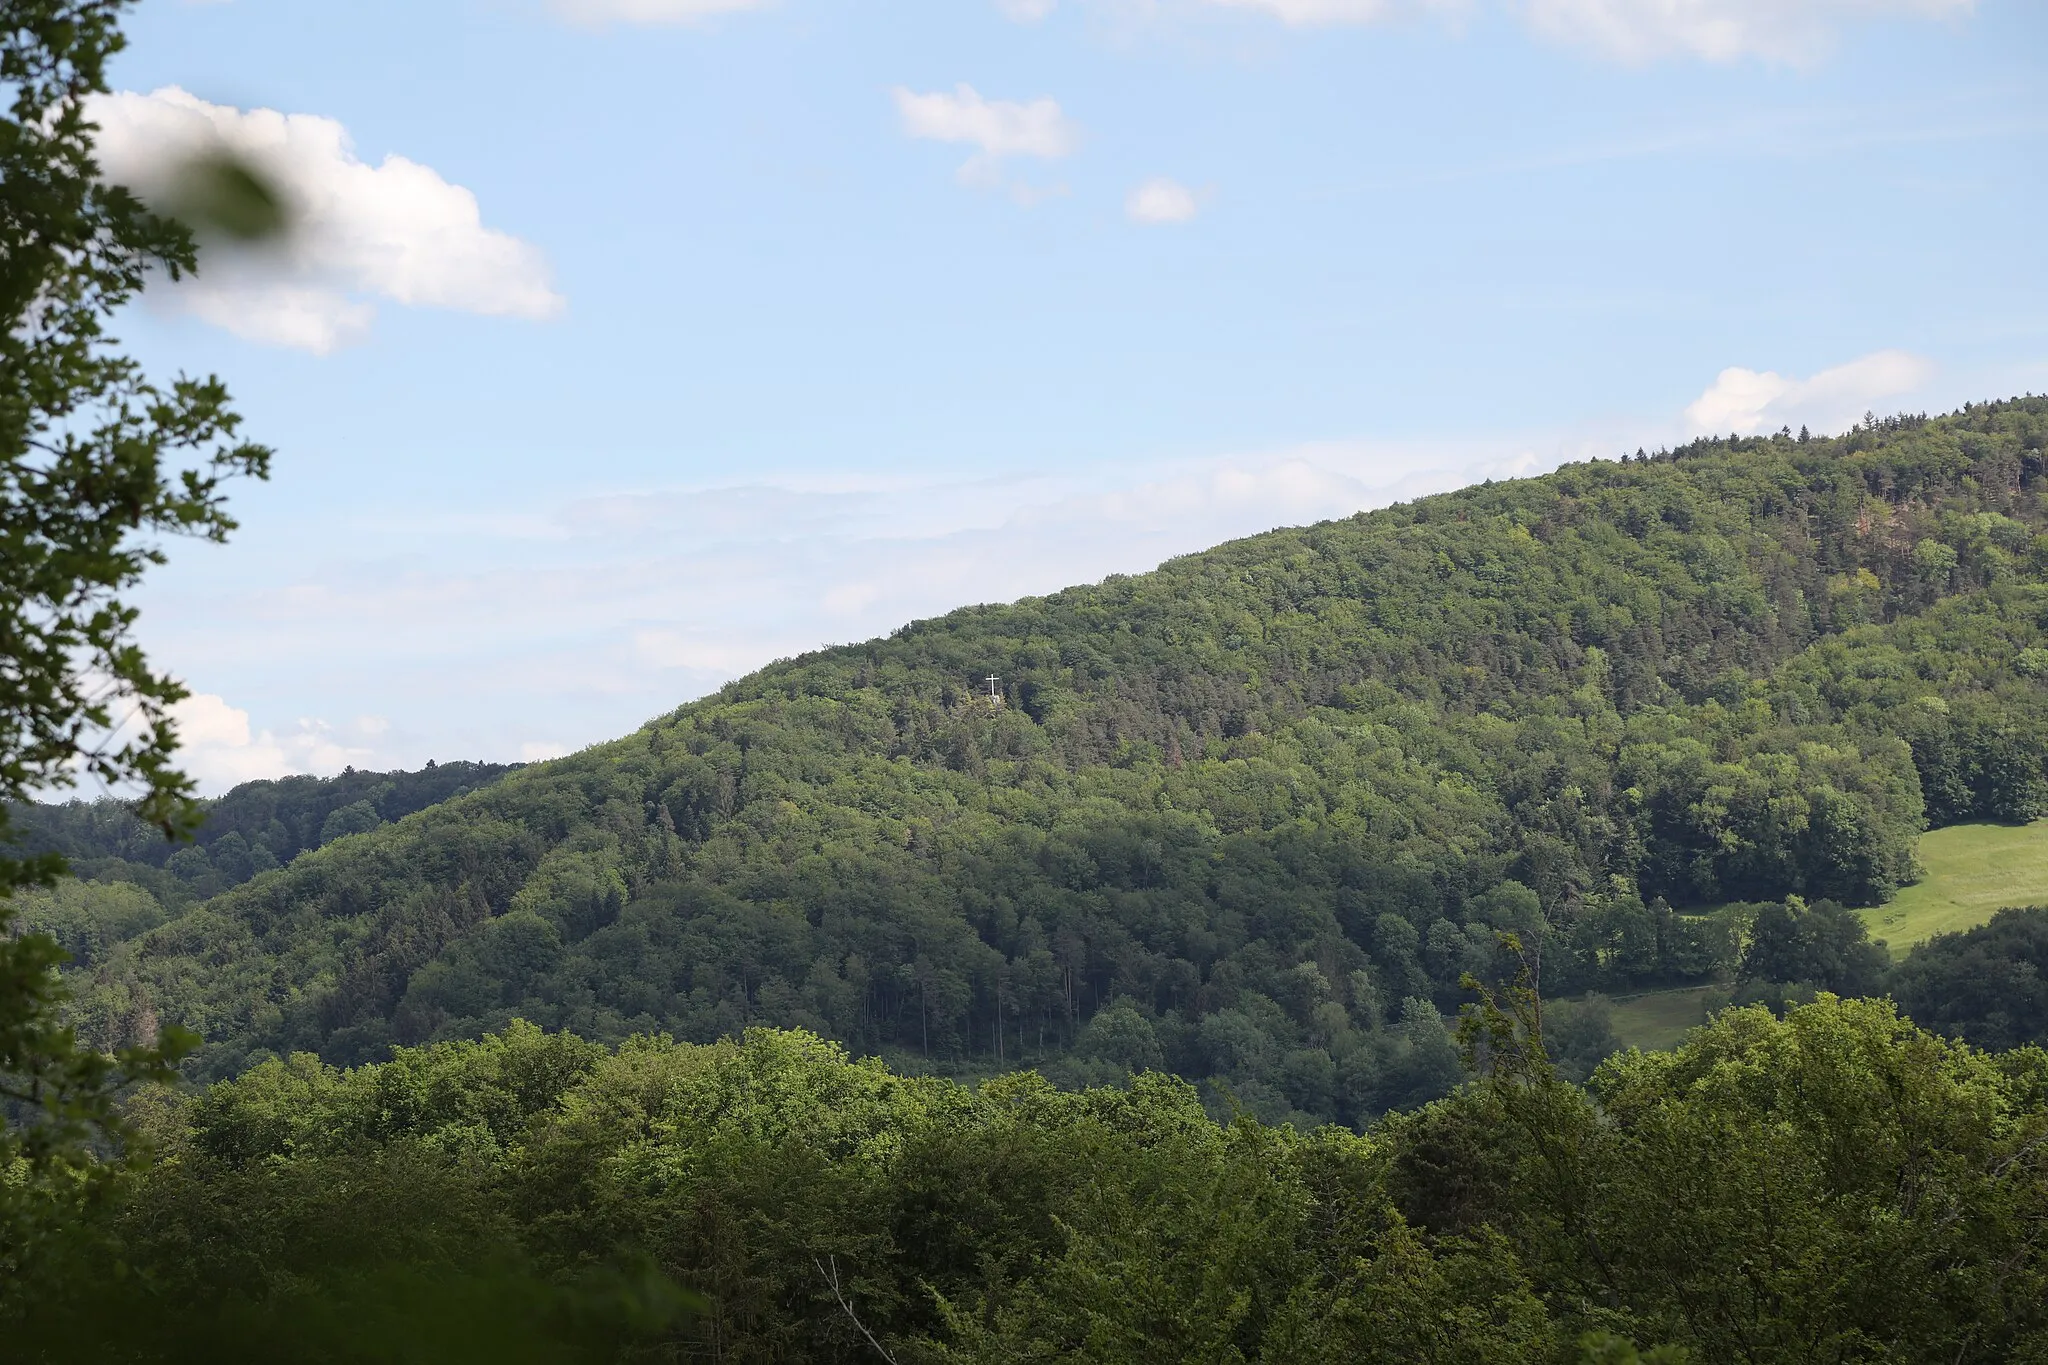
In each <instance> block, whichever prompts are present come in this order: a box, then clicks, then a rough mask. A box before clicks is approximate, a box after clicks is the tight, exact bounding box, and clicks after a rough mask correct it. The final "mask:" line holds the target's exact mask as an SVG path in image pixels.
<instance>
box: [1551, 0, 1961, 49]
mask: <svg viewBox="0 0 2048 1365" xmlns="http://www.w3.org/2000/svg"><path fill="white" fill-rule="evenodd" d="M1974 5H1975V0H1523V4H1522V9H1523V12H1524V14H1525V16H1526V18H1527V19H1528V21H1529V23H1530V24H1531V26H1533V27H1534V28H1535V29H1536V30H1537V31H1538V32H1539V33H1543V34H1545V35H1547V36H1549V37H1552V38H1557V39H1560V40H1562V41H1565V42H1569V43H1573V44H1576V45H1579V46H1582V47H1587V48H1591V49H1592V50H1593V51H1595V52H1598V53H1600V54H1601V55H1603V56H1607V57H1612V58H1615V59H1617V60H1620V61H1624V62H1648V61H1654V60H1656V59H1657V58H1660V57H1670V56H1680V55H1690V56H1694V57H1701V58H1705V59H1706V60H1708V61H1716V62H1726V61H1734V60H1736V59H1738V58H1742V57H1762V58H1764V59H1766V60H1770V61H1782V62H1794V63H1797V62H1806V61H1812V60H1814V59H1815V58H1817V57H1820V56H1822V55H1823V54H1824V53H1826V51H1827V50H1828V48H1829V47H1830V46H1832V44H1833V42H1834V39H1835V34H1836V31H1837V29H1838V28H1839V26H1840V25H1842V24H1844V23H1848V22H1852V21H1855V20H1859V19H1882V18H1921V19H1941V18H1949V17H1954V16H1961V15H1964V14H1968V13H1969V12H1970V11H1971V10H1972V9H1973V8H1974Z"/></svg>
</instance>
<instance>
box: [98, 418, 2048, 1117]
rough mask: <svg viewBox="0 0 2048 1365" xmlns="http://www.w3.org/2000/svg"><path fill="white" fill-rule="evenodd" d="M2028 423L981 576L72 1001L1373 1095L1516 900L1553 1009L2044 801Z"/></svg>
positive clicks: (2046, 640) (194, 915)
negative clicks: (1136, 565) (1068, 583)
mask: <svg viewBox="0 0 2048 1365" xmlns="http://www.w3.org/2000/svg"><path fill="white" fill-rule="evenodd" d="M2044 443H2048V399H2034V398H2029V399H2026V400H2016V401H2012V402H2007V403H2000V404H1990V405H1983V406H1976V407H1972V408H1969V409H1967V410H1965V411H1963V412H1960V413H1957V414H1954V415H1951V416H1947V417H1941V418H1936V419H1932V420H1928V419H1924V418H1897V419H1891V420H1887V421H1882V422H1867V423H1865V424H1864V425H1863V426H1861V427H1859V428H1857V429H1856V430H1854V431H1852V432H1850V433H1849V434H1848V435H1846V436H1844V437H1842V438H1839V439H1829V440H1812V441H1804V440H1797V439H1794V438H1791V437H1790V436H1787V435H1780V436H1778V437H1774V438H1758V439H1746V440H1739V441H1702V442H1698V443H1695V444H1693V445H1691V446H1688V447H1686V448H1684V449H1681V450H1678V451H1675V452H1669V453H1663V454H1658V455H1655V456H1652V457H1650V458H1647V459H1640V458H1631V459H1628V460H1625V461H1620V462H1596V463H1591V464H1584V465H1577V466H1572V467H1570V468H1566V469H1563V470H1560V471H1558V472H1557V473H1554V474H1551V475H1548V476H1545V477H1542V478H1536V479H1528V480H1520V481H1515V482H1508V483H1498V484H1489V485H1487V486H1483V487H1476V488H1469V489H1465V490H1463V491H1461V492H1457V493H1452V494H1447V495H1443V496H1440V497H1432V498H1428V499H1424V500H1422V501H1419V502H1415V503H1413V504H1408V505H1404V506H1400V507H1394V508H1390V509H1387V510H1384V511H1379V512H1373V513H1369V514H1362V515H1360V516H1357V517H1353V518H1350V519H1347V520H1342V521H1336V522H1329V523H1324V524H1321V525H1317V526H1313V527H1309V528H1305V529H1299V530H1285V531H1276V532H1273V533H1271V534H1268V535H1263V536H1257V537H1253V538H1251V539H1248V540H1243V541H1239V542H1235V543H1233V544H1229V545H1225V546H1222V547H1219V548H1217V549H1215V550H1211V551H1209V552H1206V553H1203V554H1198V555H1192V556H1189V557H1186V558H1183V559H1178V560H1174V561H1172V562H1170V563H1168V564H1166V565H1164V566H1163V567H1161V568H1160V569H1159V570H1157V571H1156V572H1154V573H1151V574H1146V575H1142V576H1137V577H1121V576H1117V577H1112V578H1110V579H1108V580H1106V581H1104V582H1102V583H1100V584H1098V585H1094V586H1089V587H1078V588H1073V589H1069V590H1067V591H1064V592H1060V593H1056V594H1053V595H1051V596H1048V597H1044V598H1035V599H1027V600H1025V601H1022V602H1019V603H1016V604H1013V605H1009V606H988V607H973V608H968V609H964V610H961V611H957V612H954V613H952V614H951V615H948V616H945V617H943V618H940V619H937V620H932V621H925V622H920V623H917V624H915V625H912V626H909V627H906V628H904V629H903V630H901V631H899V632H897V633H896V634H895V635H893V636H891V637H889V638H887V639H883V640H876V641H872V642H870V643H867V644H862V645H855V646H849V647H845V648H839V649H832V650H827V651H822V652H819V653H816V654H812V655H807V656H805V657H803V658H799V659H795V660H791V661H788V662H784V663H779V664H776V665H774V666H771V667H769V668H766V669H763V670H762V671H760V672H758V673H756V674H754V675H752V676H750V677H748V678H745V679H743V680H741V681H739V682H736V683H734V684H732V685H730V686H728V687H726V688H725V689H723V690H722V691H720V692H719V693H718V694H717V695H715V696H712V697H709V698H706V699H704V700H702V701H698V702H694V703H691V704H689V705H687V706H684V707H682V708H680V709H679V710H677V711H676V712H674V713H673V714H670V715H667V716H664V717H662V718H660V719H658V720H656V721H654V722H651V723H650V724H648V725H647V726H645V727H643V728H642V729H641V730H640V731H639V732H637V733H635V734H633V735H631V736H628V737H626V738H624V739H621V740H619V741H616V742H614V743H611V744H606V745H602V746H599V747H597V748H593V749H591V750H588V751H586V752H584V753H581V754H578V755H576V756H574V757H571V758H566V759H562V760H559V761H556V762H552V763H547V764H541V765H536V766H534V767H530V768H527V769H524V770H522V771H519V772H515V773H511V774H509V775H507V776H505V777H504V778H503V779H502V780H499V781H497V782H495V783H493V784H491V785H488V786H486V787H483V788H482V789H480V790H476V791H473V792H471V793H469V794H468V795H465V796H461V797H459V798H456V799H453V800H449V801H446V802H443V803H440V804H437V805H434V806H432V807H429V808H428V809H425V810H422V811H419V812H417V813H415V814H412V815H409V816H406V817H405V818H403V819H400V820H398V821H397V822H395V823H393V824H389V825H386V826H384V827H381V828H377V829H373V830H369V831H367V832H364V833H360V834H355V835H350V836H348V837H343V838H339V839H336V840H334V841H332V842H330V843H327V844H326V845H324V846H322V847H320V848H318V849H316V850H313V851H310V852H307V853H304V854H302V855H301V856H299V857H298V858H297V859H296V860H295V861H293V862H292V863H291V865H290V866H288V867H286V868H283V869H281V870H277V871H272V872H267V873H265V874H263V875H261V876H258V877H256V878H255V879H254V880H253V881H251V882H249V883H247V884H245V885H242V886H238V887H235V888H234V889H232V890H229V891H227V892H225V893H224V894H222V895H220V896H218V897H215V898H213V899H212V900H210V901H208V902H206V903H204V904H202V905H200V906H198V907H196V908H194V909H192V910H190V911H188V912H186V913H184V914H182V915H181V916H179V917H178V918H176V919H174V920H173V921H172V922H170V923H168V924H165V925H163V926H162V927H160V928H157V929H155V930H153V931H151V932H149V933H148V934H146V935H143V936H142V937H140V938H137V939H135V940H133V941H131V942H128V943H126V944H124V945H122V946H121V947H120V948H119V949H118V950H117V951H115V952H114V953H113V954H112V955H111V956H110V957H109V958H108V959H107V960H106V961H105V962H103V963H101V964H99V965H97V966H96V967H95V968H94V969H93V971H92V972H90V973H87V974H81V980H80V981H79V986H80V990H81V997H82V998H81V1008H82V1010H83V1012H84V1018H85V1020H86V1022H87V1024H88V1026H89V1028H90V1029H91V1030H93V1031H96V1032H97V1033H98V1034H100V1035H102V1036H104V1037H105V1038H108V1039H111V1038H112V1037H114V1036H118V1035H121V1034H124V1033H131V1032H134V1031H136V1030H143V1029H147V1028H148V1027H149V1026H150V1025H151V1023H152V1021H162V1022H170V1021H174V1020H175V1021H178V1022H182V1023H185V1024H188V1025H191V1026H192V1027H195V1028H197V1029H199V1030H200V1032H201V1033H202V1034H204V1035H205V1037H206V1039H207V1048H206V1051H205V1052H204V1053H203V1054H202V1057H201V1059H200V1067H201V1070H202V1071H203V1072H204V1073H208V1074H214V1075H220V1074H227V1073H231V1072H235V1071H238V1070H239V1069H241V1068H242V1067H244V1066H245V1065H247V1064H248V1063H250V1062H251V1061H252V1060H254V1059H256V1058H258V1057H260V1056H261V1055H263V1054H265V1053H270V1052H282V1051H285V1050H290V1049H305V1050H313V1051H318V1052H319V1053H321V1054H322V1055H323V1056H324V1057H326V1058H328V1059H329V1060H332V1061H342V1062H355V1061H360V1060H370V1059H376V1058H381V1057H382V1056H384V1055H385V1054H386V1051H387V1049H388V1046H389V1045H390V1044H391V1043H393V1042H416V1041H422V1040H428V1039H433V1038H440V1037H448V1036H461V1035H472V1034H476V1033H478V1032H480V1031H482V1030H484V1029H487V1028H494V1027H498V1026H501V1025H503V1024H504V1023H505V1022H506V1021H507V1020H509V1019H511V1018H513V1017H515V1016H523V1017H525V1018H527V1019H530V1020H534V1021H536V1022H539V1023H541V1024H543V1025H545V1026H548V1027H564V1028H569V1029H573V1030H575V1031H576V1032H578V1033H580V1034H583V1035H585V1036H588V1037H592V1038H596V1039H615V1038H618V1037H621V1036H623V1035H626V1034H629V1033H633V1032H638V1031H648V1030H664V1031H669V1032H672V1033H674V1034H676V1035H678V1036H680V1037H682V1038H685V1039H697V1040H702V1039H709V1038H712V1037H714V1036H718V1035H722V1034H728V1033H731V1032H733V1031H735V1030H737V1029H739V1028H740V1027H742V1026H744V1025H746V1024H749V1023H756V1022H758V1023H768V1024H778V1025H793V1026H802V1027H807V1028H810V1029H813V1030H816V1031H817V1032H819V1033H822V1034H825V1035H827V1036H831V1037H836V1038H839V1039H843V1040H845V1041H846V1042H848V1043H849V1044H850V1045H851V1046H853V1047H854V1048H855V1049H857V1050H862V1051H876V1052H881V1053H883V1054H885V1055H888V1056H890V1057H892V1058H894V1059H896V1060H897V1061H899V1062H903V1063H919V1064H929V1065H933V1066H940V1065H943V1066H947V1067H951V1068H954V1069H957V1070H972V1069H975V1068H982V1069H996V1068H1003V1069H1012V1068H1016V1067H1020V1066H1032V1065H1039V1066H1044V1067H1046V1068H1047V1069H1048V1070H1050V1071H1051V1072H1053V1074H1056V1075H1059V1076H1061V1077H1063V1078H1066V1079H1071V1080H1085V1079H1090V1078H1093V1077H1106V1078H1113V1077H1119V1076H1122V1075H1124V1074H1125V1073H1126V1072H1127V1071H1128V1070H1129V1069H1133V1068H1140V1067H1145V1066H1161V1065H1163V1066H1166V1067H1168V1068H1171V1069H1173V1070H1177V1071H1179V1072H1181V1073H1182V1074H1184V1075H1188V1076H1193V1077H1205V1076H1213V1077H1217V1078H1219V1079H1221V1080H1224V1081H1226V1082H1228V1084H1229V1086H1230V1088H1231V1090H1232V1091H1233V1093H1235V1094H1236V1096H1237V1098H1238V1099H1239V1100H1240V1101H1241V1102H1243V1103H1245V1104H1247V1105H1249V1106H1251V1107H1253V1108H1254V1109H1256V1110H1258V1111H1259V1112H1261V1113H1263V1114H1267V1115H1268V1116H1271V1117H1286V1116H1296V1117H1304V1116H1305V1117H1335V1118H1340V1119H1346V1120H1353V1119H1356V1118H1358V1117H1360V1116H1362V1115H1365V1114H1369V1113H1372V1112H1377V1111H1378V1110H1379V1109H1381V1108H1385V1107H1387V1106H1389V1105H1395V1104H1401V1103H1405V1102H1408V1101H1411V1100H1413V1099H1416V1098H1419V1097H1426V1096H1427V1095H1429V1094H1433V1093H1436V1092H1437V1091H1438V1090H1439V1089H1441V1087H1442V1085H1443V1084H1444V1083H1445V1077H1446V1072H1447V1070H1451V1069H1453V1068H1452V1063H1451V1059H1450V1056H1449V1046H1448V1043H1447V1042H1446V1041H1445V1039H1444V1036H1443V1032H1442V1029H1441V1027H1440V1025H1439V1022H1438V1016H1437V1010H1438V1009H1439V1008H1443V1007H1447V1006H1449V1005H1452V1004H1454V1003H1455V1002H1456V1000H1457V999H1458V991H1457V985H1456V983H1457V980H1458V978H1459V975H1460V974H1461V973H1462V972H1465V971H1476V972H1478V973H1480V974H1482V975H1488V974H1495V973H1497V972H1500V971H1503V970H1505V964H1504V963H1501V962H1499V961H1497V954H1498V951H1499V950H1498V949H1497V946H1496V936H1495V930H1496V929H1498V928H1517V929H1520V930H1521V931H1522V932H1523V933H1524V934H1525V935H1526V936H1530V937H1532V938H1533V937H1536V936H1539V935H1540V936H1543V938H1544V943H1545V953H1544V965H1543V972H1544V980H1543V987H1544V989H1545V991H1546V992H1550V993H1564V992H1568V991H1572V990H1580V989H1586V988H1589V987H1601V988H1605V989H1620V988H1624V987H1629V986H1637V985H1643V984H1648V983H1654V982H1660V981H1681V980H1696V979H1701V978H1704V977H1705V976H1707V975H1709V974H1711V973H1713V972H1715V971H1717V970H1720V969H1723V968H1725V966H1726V965H1727V955H1728V952H1729V943H1728V933H1727V929H1726V925H1725V921H1724V920H1721V919H1709V918H1704V917H1694V916H1689V915H1687V914H1685V913H1683V912H1684V911H1685V910H1687V909H1691V908H1697V907H1702V906H1706V905H1710V904H1717V903H1723V902H1729V901H1751V902H1755V901H1776V900H1780V899H1782V898H1784V897H1786V896H1788V895H1798V896H1801V897H1804V898H1806V899H1807V900H1810V901H1818V900H1821V899H1830V900H1834V901H1838V902H1841V903H1844V904H1850V905H1858V904H1871V903H1876V902H1879V901H1882V900H1883V899H1885V898H1886V897H1888V896H1889V895H1890V894H1892V892H1893V891H1895V890H1896V889H1897V888H1898V887H1899V886H1900V885H1901V884H1903V883H1905V882H1907V881H1909V880H1911V879H1912V877H1913V876H1914V873H1915V869H1914V841H1915V837H1916V835H1917V833H1918V832H1919V831H1920V830H1921V829H1922V828H1923V827H1924V826H1925V825H1927V824H1928V823H1930V822H1931V823H1933V824H1937V825H1938V824H1945V823H1950V822H1954V821H1958V820H1963V819H1970V818H1995V819H2016V818H2027V817H2030V816H2031V815H2034V814H2037V813H2041V812H2042V811H2043V810H2044V808H2048V687H2044V686H2043V683H2042V679H2043V678H2044V677H2048V632H2044V624H2048V537H2044V535H2043V532H2044V529H2048V505H2044V500H2043V496H2042V490H2043V487H2044V484H2043V447H2044ZM989 674H995V675H998V676H999V678H1000V679H1001V682H1000V692H1001V695H1000V697H999V699H997V700H993V701H992V700H990V699H989V698H987V697H986V696H983V695H980V690H981V685H980V683H979V682H978V681H977V680H979V679H982V678H984V677H986V676H987V675H989ZM1546 912H1547V926H1548V927H1545V924H1546ZM87 977H89V979H85V978H87ZM921 1059H928V1062H924V1061H922V1060H921Z"/></svg>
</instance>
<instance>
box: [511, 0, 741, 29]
mask: <svg viewBox="0 0 2048 1365" xmlns="http://www.w3.org/2000/svg"><path fill="white" fill-rule="evenodd" d="M772 3H774V0H549V3H548V8H549V9H551V10H553V11H554V12H555V13H556V14H558V15H560V16H561V17H562V18H564V19H567V20H569V21H570V22H572V23H578V24H593V25H596V24H611V23H618V24H695V23H701V22H703V21H704V20H706V19H713V18H716V17H718V16H719V15H721V14H740V13H744V12H745V11H747V10H757V9H767V8H768V6H769V5H770V4H772Z"/></svg>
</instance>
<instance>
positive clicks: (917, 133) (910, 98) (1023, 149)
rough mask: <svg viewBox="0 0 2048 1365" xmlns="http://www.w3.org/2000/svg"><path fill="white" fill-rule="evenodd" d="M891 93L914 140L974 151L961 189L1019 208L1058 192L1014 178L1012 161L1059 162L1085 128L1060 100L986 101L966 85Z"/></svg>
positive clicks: (964, 165)
mask: <svg viewBox="0 0 2048 1365" xmlns="http://www.w3.org/2000/svg"><path fill="white" fill-rule="evenodd" d="M890 93H891V95H892V96H893V98H894V99H895V101H896V112H897V114H898V115H899V116H900V117H901V118H902V120H903V131H904V132H905V133H907V134H909V135H910V136H911V137H914V138H924V139H928V140H931V141H934V142H959V143H966V144H968V145H970V146H972V147H974V148H975V152H974V154H973V155H972V156H970V157H968V158H967V160H966V161H965V162H964V163H962V164H961V166H960V169H959V171H958V172H957V173H956V175H957V177H958V179H959V181H960V183H961V184H963V185H971V186H974V187H977V188H982V189H998V190H1004V191H1006V192H1008V193H1009V194H1010V195H1011V196H1012V197H1013V198H1016V199H1018V200H1019V201H1020V202H1025V203H1029V202H1032V201H1033V200H1035V199H1038V198H1042V197H1044V196H1045V195H1046V194H1048V193H1055V192H1057V190H1056V189H1055V190H1045V189H1040V188H1036V187H1033V186H1031V185H1028V184H1025V183H1024V182H1022V181H1018V180H1013V179H1012V178H1010V176H1009V174H1008V169H1007V164H1008V162H1009V161H1010V160H1011V159H1013V158H1016V157H1029V158H1033V159H1036V160H1040V161H1058V160H1060V159H1061V158H1063V157H1065V156H1068V155H1069V154H1071V153H1072V152H1073V151H1074V149H1075V148H1076V147H1078V146H1079V145H1080V141H1081V128H1080V125H1079V124H1077V123H1075V122H1074V121H1073V120H1072V119H1070V118H1068V117H1067V115H1066V113H1065V112H1064V111H1063V110H1061V108H1060V106H1059V102H1058V101H1057V100H1054V99H1050V98H1047V97H1040V98H1038V99H1033V100H1026V101H1016V100H991V99H985V98H983V96H982V94H981V92H980V91H978V90H976V89H975V88H974V87H973V86H971V85H968V84H966V83H965V82H963V83H961V84H960V85H958V86H956V87H955V88H954V89H952V90H950V91H945V90H938V91H931V92H929V93H925V94H919V93H917V92H915V91H912V90H910V89H907V88H905V87H903V86H900V85H899V86H897V87H896V88H895V89H894V90H893V91H891V92H890Z"/></svg>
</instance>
